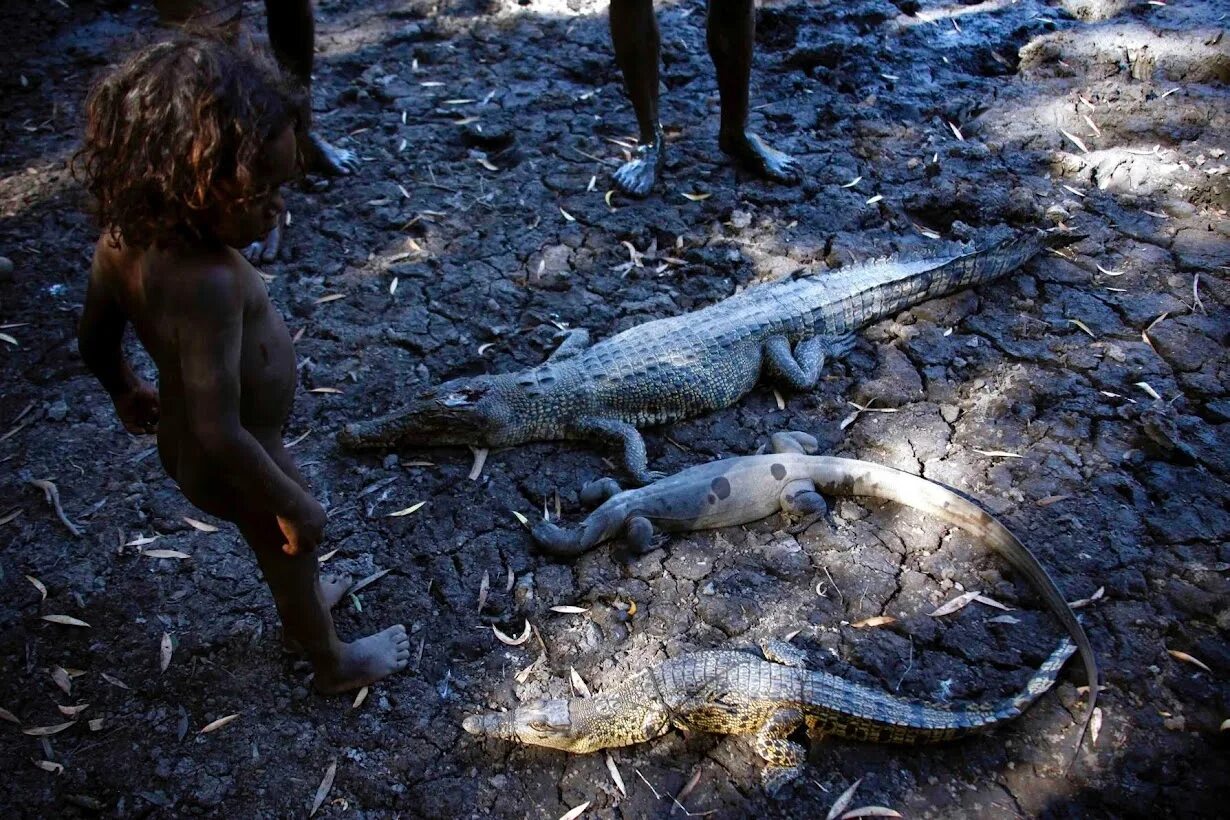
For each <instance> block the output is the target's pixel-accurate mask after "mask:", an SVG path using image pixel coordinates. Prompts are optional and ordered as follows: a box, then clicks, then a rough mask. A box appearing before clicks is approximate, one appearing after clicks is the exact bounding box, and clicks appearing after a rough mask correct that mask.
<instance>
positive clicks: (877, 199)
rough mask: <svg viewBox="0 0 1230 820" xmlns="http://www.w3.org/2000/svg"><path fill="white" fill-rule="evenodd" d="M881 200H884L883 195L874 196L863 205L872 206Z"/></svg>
mask: <svg viewBox="0 0 1230 820" xmlns="http://www.w3.org/2000/svg"><path fill="white" fill-rule="evenodd" d="M883 198H884V195H883V194H876V195H875V196H873V197H871V198H870V199H868V200H867V202H866V203H865V204H867V205H874V204H876V203H877V202H879V201H880V200H881V199H883Z"/></svg>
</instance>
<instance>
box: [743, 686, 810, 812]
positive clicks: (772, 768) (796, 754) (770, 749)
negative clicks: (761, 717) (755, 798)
mask: <svg viewBox="0 0 1230 820" xmlns="http://www.w3.org/2000/svg"><path fill="white" fill-rule="evenodd" d="M802 724H803V713H802V712H801V711H799V710H798V709H795V708H792V707H787V708H782V709H778V710H777V711H776V712H774V713H773V714H772V715H771V716H770V717H769V719H768V720H766V721H765V722H764V725H763V726H761V727H760V731H758V732H757V733H756V743H755V747H756V753H757V754H758V755H760V756H761V757H762V758H764V760H765V762H766V763H767V764H768V765H766V766H765V768H764V771H763V772H761V774H760V782H761V783H762V784H763V785H764V790H765V792H767V793H768V794H769V795H773V794H776V793H777V791H778V790H779V789H781V787H782V786H785V785H786V784H787V783H789V782H791V781H792V780H795V779H796V778H798V776H799V775H801V774H802V773H803V764H804V763H805V762H806V760H807V750H806V749H804V748H803V747H802V746H800V745H799V744H797V743H795V742H794V741H793V740H787V739H786V738H788V737H790V734H791V733H792V732H793V731H794V730H795V729H797V728H799V726H801V725H802Z"/></svg>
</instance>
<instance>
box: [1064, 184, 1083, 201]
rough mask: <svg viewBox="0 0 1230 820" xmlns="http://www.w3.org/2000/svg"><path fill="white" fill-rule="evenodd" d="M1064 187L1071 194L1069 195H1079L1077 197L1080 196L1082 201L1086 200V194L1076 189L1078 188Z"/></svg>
mask: <svg viewBox="0 0 1230 820" xmlns="http://www.w3.org/2000/svg"><path fill="white" fill-rule="evenodd" d="M1063 187H1064V188H1066V189H1067V190H1068V192H1069V193H1072V194H1076V195H1077V196H1079V197H1080V198H1081V199H1084V198H1085V194H1084V193H1082V192H1081V191H1079V190H1078V189H1076V188H1073V187H1072V186H1071V185H1065V186H1063Z"/></svg>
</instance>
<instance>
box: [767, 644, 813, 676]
mask: <svg viewBox="0 0 1230 820" xmlns="http://www.w3.org/2000/svg"><path fill="white" fill-rule="evenodd" d="M760 651H761V652H762V653H763V654H764V657H765V660H769V661H773V663H780V664H781V665H782V666H793V667H796V668H798V669H805V668H807V653H806V652H804V651H803V650H802V649H799V648H798V647H797V646H792V645H790V644H788V643H786V642H785V641H776V640H773V639H771V638H766V639H765V640H763V641H761V642H760Z"/></svg>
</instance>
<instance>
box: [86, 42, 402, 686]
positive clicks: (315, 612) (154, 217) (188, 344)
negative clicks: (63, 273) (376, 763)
mask: <svg viewBox="0 0 1230 820" xmlns="http://www.w3.org/2000/svg"><path fill="white" fill-rule="evenodd" d="M299 110H300V107H299V101H298V100H297V99H295V97H294V95H293V94H292V93H291V92H289V91H288V90H287V86H285V85H284V84H283V82H282V81H281V79H280V78H279V76H278V75H277V73H276V70H275V69H274V68H272V66H271V65H270V64H269V63H267V62H266V61H264V60H261V59H259V58H258V57H257V56H256V55H255V54H251V53H246V52H242V51H240V50H237V49H236V48H235V47H232V46H229V45H226V44H225V43H223V42H221V41H214V40H210V39H200V38H193V39H183V40H178V41H175V42H169V43H160V44H158V45H154V46H150V47H147V48H145V49H143V50H142V51H140V52H139V53H137V54H136V55H135V56H133V57H132V58H131V59H130V60H128V61H127V62H126V63H125V64H124V65H122V66H120V67H119V68H117V69H115V70H113V71H112V72H111V73H110V74H109V75H108V76H106V77H105V78H103V79H102V80H101V81H100V82H99V83H98V85H97V86H96V87H95V88H94V90H93V91H92V93H91V94H90V97H89V100H88V101H87V104H86V115H87V126H86V135H85V144H84V146H83V148H82V149H81V151H80V152H79V154H78V155H77V157H76V160H75V162H76V166H77V168H78V169H79V170H80V171H81V174H82V176H83V178H84V182H85V185H86V187H87V188H88V190H89V191H90V193H91V194H93V195H94V197H95V199H96V200H97V203H98V210H99V216H100V218H101V221H102V223H103V225H104V226H105V227H104V229H103V233H102V236H101V237H100V238H99V240H98V244H97V246H96V247H95V250H94V265H93V271H92V273H91V276H90V284H89V289H88V292H87V294H86V304H85V312H84V314H83V315H82V317H81V326H80V330H79V334H78V335H79V348H80V351H81V356H82V358H83V359H84V360H85V363H86V365H87V366H88V367H89V369H90V370H91V372H93V373H94V375H95V376H97V377H98V380H99V381H100V382H102V385H103V387H104V388H105V389H106V390H107V392H108V393H109V394H110V395H111V399H112V401H113V402H114V403H115V409H116V413H117V414H118V415H119V417H120V420H121V421H122V422H123V423H124V426H125V428H127V429H128V430H130V431H132V432H146V433H148V432H153V431H154V430H157V433H158V453H159V455H160V456H161V458H162V464H163V466H165V467H166V469H167V472H168V473H170V474H171V477H172V478H174V479H175V480H176V481H177V482H179V486H180V488H181V489H182V490H183V492H184V495H185V496H187V498H188V500H189V501H191V502H192V503H193V504H195V505H196V506H198V507H200V508H201V509H202V510H204V511H206V512H207V513H210V514H211V515H215V516H217V517H219V518H223V519H226V520H228V521H232V522H234V523H235V524H236V525H238V527H239V531H240V532H241V533H242V534H243V537H244V539H245V540H246V541H247V542H248V543H249V544H250V545H251V546H252V549H253V550H254V551H255V552H256V559H257V562H258V563H259V564H260V568H261V572H262V573H263V574H264V577H265V582H266V583H268V584H269V589H270V590H271V591H272V592H273V599H274V602H275V603H276V605H277V609H278V614H279V616H281V619H282V625H283V629H284V632H285V636H286V638H287V639H288V641H289V642H293V643H294V644H297V645H298V646H300V647H302V648H303V649H304V650H305V651H306V652H307V654H308V657H309V658H310V659H311V662H312V666H313V667H314V669H315V672H316V676H315V685H316V688H317V689H318V690H319V691H321V692H326V693H329V692H341V691H344V690H346V689H353V688H356V687H359V686H364V685H366V684H369V683H372V682H373V681H377V680H380V679H381V678H383V677H385V676H387V675H390V674H392V673H394V672H397V671H400V670H401V669H403V668H405V666H406V663H407V661H408V660H409V656H410V648H409V638H408V637H407V635H406V630H405V628H404V627H402V626H400V625H398V626H394V627H390V628H389V629H386V630H385V631H383V632H381V633H379V634H377V635H372V636H370V637H367V638H364V639H362V640H359V641H355V642H354V643H342V642H341V641H339V640H338V637H337V633H336V632H335V631H334V628H333V619H332V617H331V616H330V614H329V608H330V607H331V606H332V605H333V604H334V603H336V602H337V600H338V599H340V598H341V596H342V595H343V594H344V592H345V588H346V585H345V584H344V583H342V582H329V583H326V584H325V585H324V586H322V584H321V582H320V580H319V577H318V563H317V559H316V547H317V545H318V544H319V542H320V539H321V534H322V531H323V529H324V526H325V512H324V510H323V509H322V508H321V506H320V504H318V503H317V502H316V500H315V499H314V498H313V497H312V494H311V492H310V491H309V490H308V488H307V486H306V483H305V481H304V479H303V477H302V476H301V475H300V474H299V471H298V470H297V469H296V468H295V464H294V461H292V460H291V457H290V455H289V454H288V453H287V452H286V450H285V449H284V448H283V446H282V426H283V424H284V423H285V422H286V417H287V415H288V414H289V413H290V408H291V402H292V400H293V398H294V394H295V380H296V367H295V352H294V349H293V347H292V343H291V339H290V335H289V334H288V333H287V330H286V325H285V324H284V323H283V322H282V318H281V316H279V315H278V313H277V311H276V310H274V307H273V305H272V304H271V303H270V301H269V296H268V294H267V293H266V291H265V285H264V283H263V282H262V280H261V278H260V276H259V275H258V274H257V272H256V270H255V269H254V268H253V267H252V266H251V265H250V264H248V262H247V261H246V260H245V259H244V258H243V256H242V255H240V254H239V253H238V252H237V251H236V250H235V249H236V248H242V247H244V246H245V245H247V244H248V243H250V242H252V241H253V240H255V239H258V238H260V237H262V236H264V235H265V234H266V233H268V231H269V229H270V228H271V227H272V226H273V223H274V221H275V220H277V218H278V215H279V213H281V211H282V210H283V202H282V196H281V193H280V192H279V187H280V186H281V185H282V184H283V183H284V182H286V181H287V180H289V179H291V178H292V177H293V176H295V175H296V173H297V172H298V156H297V151H296V139H295V126H296V124H297V123H296V118H297V116H298V111H299ZM128 322H132V325H133V328H134V329H135V331H136V334H137V337H138V338H139V339H140V340H141V343H142V344H143V345H144V346H145V349H146V350H148V351H149V354H150V356H151V357H152V358H153V360H154V362H155V364H156V365H157V366H158V381H159V389H158V390H157V391H156V392H155V391H154V389H153V388H151V387H150V386H149V385H147V384H145V383H143V382H142V381H141V380H140V379H139V378H137V376H136V375H135V374H134V373H133V371H132V369H131V367H129V365H128V363H127V361H126V360H125V358H124V355H123V351H122V340H123V335H124V328H125V325H126V324H127V323H128Z"/></svg>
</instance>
